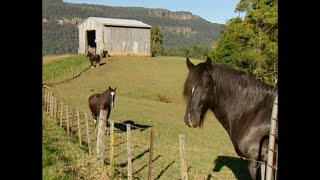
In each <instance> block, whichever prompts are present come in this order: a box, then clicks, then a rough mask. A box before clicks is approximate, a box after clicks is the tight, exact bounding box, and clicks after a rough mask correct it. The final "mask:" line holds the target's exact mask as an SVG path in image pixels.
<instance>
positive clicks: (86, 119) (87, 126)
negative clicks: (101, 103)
mask: <svg viewBox="0 0 320 180" xmlns="http://www.w3.org/2000/svg"><path fill="white" fill-rule="evenodd" d="M84 120H85V121H86V131H87V142H88V149H89V154H90V155H91V154H92V151H91V142H90V131H89V122H88V116H87V113H84Z"/></svg>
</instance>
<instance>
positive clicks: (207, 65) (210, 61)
mask: <svg viewBox="0 0 320 180" xmlns="http://www.w3.org/2000/svg"><path fill="white" fill-rule="evenodd" d="M206 67H207V69H208V70H209V69H212V60H211V58H210V57H209V56H207V60H206Z"/></svg>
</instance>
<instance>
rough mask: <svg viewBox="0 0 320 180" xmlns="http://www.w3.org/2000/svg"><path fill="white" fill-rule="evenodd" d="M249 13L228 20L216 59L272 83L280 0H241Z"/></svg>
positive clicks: (240, 7) (275, 73)
mask: <svg viewBox="0 0 320 180" xmlns="http://www.w3.org/2000/svg"><path fill="white" fill-rule="evenodd" d="M235 11H238V12H244V13H246V15H245V16H244V18H243V19H242V18H241V17H236V18H233V19H231V20H229V21H228V23H227V26H226V27H225V28H224V29H223V30H222V35H221V38H220V40H219V41H218V43H217V45H216V49H215V50H214V51H212V52H211V54H210V56H211V58H212V59H214V60H213V61H214V62H215V63H227V64H230V65H231V66H233V67H235V68H237V69H241V70H244V71H246V72H247V73H249V74H251V75H253V76H255V77H256V78H258V79H261V80H263V81H265V82H267V83H269V84H276V82H277V79H278V0H241V1H240V2H239V4H238V5H237V7H236V10H235Z"/></svg>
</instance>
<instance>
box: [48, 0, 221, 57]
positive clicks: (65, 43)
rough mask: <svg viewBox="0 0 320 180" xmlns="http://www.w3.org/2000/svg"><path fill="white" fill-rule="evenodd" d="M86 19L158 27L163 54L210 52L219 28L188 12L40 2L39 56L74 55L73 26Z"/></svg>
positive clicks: (54, 0) (59, 0)
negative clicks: (134, 21)
mask: <svg viewBox="0 0 320 180" xmlns="http://www.w3.org/2000/svg"><path fill="white" fill-rule="evenodd" d="M90 16H96V17H108V18H122V19H136V20H139V21H143V22H145V23H147V24H150V25H152V26H158V27H159V28H160V29H161V31H162V32H163V46H164V49H165V50H164V52H165V54H166V55H172V53H175V52H176V53H177V52H180V53H184V52H185V51H186V50H188V49H190V48H193V49H195V48H196V49H197V48H198V49H199V48H202V47H204V48H205V49H208V50H210V48H211V47H210V44H211V43H212V42H213V41H216V40H217V39H218V37H219V35H220V32H221V26H223V25H221V24H215V23H210V22H208V21H206V20H204V19H202V18H201V17H199V16H196V15H193V14H191V13H190V12H182V11H181V12H171V11H169V10H166V9H148V8H142V7H111V6H102V5H91V4H73V3H66V2H63V1H62V0H43V23H42V24H43V26H42V27H43V54H44V55H46V54H64V53H77V49H78V29H77V24H78V23H80V22H82V20H83V19H85V18H87V17H90Z"/></svg>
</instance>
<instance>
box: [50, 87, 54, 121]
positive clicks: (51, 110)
mask: <svg viewBox="0 0 320 180" xmlns="http://www.w3.org/2000/svg"><path fill="white" fill-rule="evenodd" d="M50 116H51V118H52V116H53V92H51V96H50Z"/></svg>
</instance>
